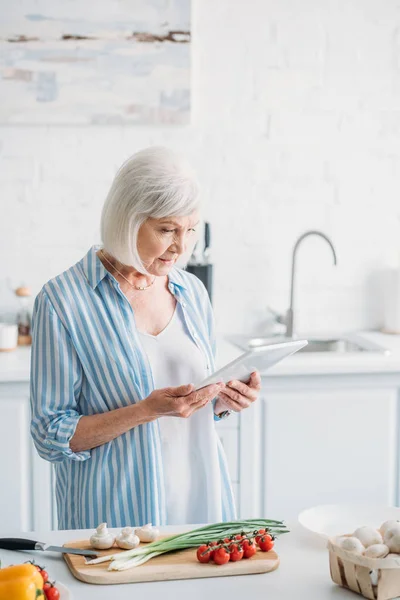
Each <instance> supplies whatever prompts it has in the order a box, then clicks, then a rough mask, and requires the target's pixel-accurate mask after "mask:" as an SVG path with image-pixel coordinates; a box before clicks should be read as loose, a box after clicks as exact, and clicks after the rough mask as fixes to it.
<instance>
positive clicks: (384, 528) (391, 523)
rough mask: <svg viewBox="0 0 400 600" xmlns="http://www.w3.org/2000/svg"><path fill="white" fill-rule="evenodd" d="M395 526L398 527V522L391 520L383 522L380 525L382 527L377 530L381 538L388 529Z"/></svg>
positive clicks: (399, 522) (399, 523)
mask: <svg viewBox="0 0 400 600" xmlns="http://www.w3.org/2000/svg"><path fill="white" fill-rule="evenodd" d="M395 525H400V521H394V520H393V519H392V520H390V521H385V522H384V523H382V525H381V526H380V528H379V530H380V532H381V534H382V536H384V535H385V533H386V532H387V530H388V529H391V528H392V527H393V526H395Z"/></svg>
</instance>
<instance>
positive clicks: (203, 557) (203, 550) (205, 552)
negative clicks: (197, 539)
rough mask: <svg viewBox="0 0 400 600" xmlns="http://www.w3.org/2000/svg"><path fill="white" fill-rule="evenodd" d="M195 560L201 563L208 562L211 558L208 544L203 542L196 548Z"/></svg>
mask: <svg viewBox="0 0 400 600" xmlns="http://www.w3.org/2000/svg"><path fill="white" fill-rule="evenodd" d="M196 554H197V560H198V561H199V562H201V563H208V562H210V558H211V550H210V548H209V546H206V545H205V544H203V545H202V546H200V547H199V548H198V549H197V553H196Z"/></svg>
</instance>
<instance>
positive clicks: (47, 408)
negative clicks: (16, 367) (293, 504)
mask: <svg viewBox="0 0 400 600" xmlns="http://www.w3.org/2000/svg"><path fill="white" fill-rule="evenodd" d="M98 249H99V247H96V246H93V247H92V248H91V249H90V250H89V252H88V253H87V255H86V256H85V257H84V258H83V259H82V260H81V261H79V262H78V263H77V264H76V265H74V266H73V267H71V268H70V269H68V270H67V271H65V272H64V273H62V274H61V275H59V276H57V277H55V278H54V279H51V280H50V281H49V282H48V283H46V284H45V285H44V286H43V288H42V290H41V291H40V293H39V294H38V296H37V298H36V300H35V305H34V310H33V316H32V331H33V334H32V335H33V339H32V359H31V410H32V421H31V433H32V437H33V440H34V443H35V446H36V449H37V451H38V453H39V454H40V456H41V457H42V458H44V459H46V460H48V461H51V462H53V463H54V464H55V471H56V500H57V511H58V526H59V528H60V529H80V528H83V529H86V528H94V527H96V526H97V525H98V524H99V523H101V522H107V523H108V525H109V526H110V527H122V526H125V525H131V526H139V525H142V524H144V523H153V524H156V525H166V524H168V523H167V520H166V499H165V486H164V479H163V477H164V475H163V464H162V453H161V440H160V430H159V424H158V420H155V421H152V422H150V423H145V424H143V425H138V426H136V427H134V428H132V429H131V430H129V431H128V432H127V433H125V434H123V435H120V436H118V437H117V438H115V439H114V440H112V441H111V442H108V443H106V444H103V445H101V446H98V447H96V448H93V449H91V450H85V451H82V452H75V453H74V452H73V451H72V450H71V448H70V446H69V442H70V440H71V438H72V436H73V435H74V432H75V429H76V426H77V423H78V421H79V419H80V418H81V417H82V416H83V415H93V414H97V413H104V412H107V411H110V410H114V409H117V408H121V407H124V406H129V405H131V404H132V403H136V402H140V401H141V400H143V399H144V398H146V397H147V396H148V395H149V394H150V393H151V392H152V391H153V389H154V384H153V377H152V371H151V366H150V364H149V361H148V358H147V355H146V353H145V352H144V350H143V348H142V347H141V343H140V338H139V335H138V332H137V329H136V325H135V319H134V312H133V309H132V307H131V305H130V303H129V302H128V300H127V299H126V297H125V296H124V294H123V293H122V291H121V289H120V286H119V283H118V282H117V280H116V279H115V278H114V277H113V276H112V275H111V274H110V273H109V272H108V271H107V269H105V267H104V266H103V264H102V262H101V261H100V260H99V258H98V257H97V255H96V252H97V250H98ZM168 279H169V282H168V287H169V290H170V292H171V293H172V294H173V295H174V296H175V298H176V300H177V301H178V302H179V303H180V304H181V307H182V310H183V313H184V317H185V321H186V325H187V327H188V330H189V332H190V335H191V336H192V338H193V340H194V342H195V343H196V344H197V346H198V347H199V349H200V350H201V352H202V353H203V355H204V358H205V362H206V364H207V366H208V368H209V372H210V373H211V372H212V371H213V370H214V360H215V346H216V345H215V334H214V326H213V313H212V309H211V305H210V301H209V298H208V294H207V291H206V289H205V287H204V286H203V284H202V283H201V281H200V280H199V279H198V278H197V277H195V276H194V275H192V274H190V273H187V272H186V271H184V270H181V269H178V268H173V269H171V271H170V273H169V276H168ZM217 443H218V457H219V467H220V473H221V514H222V515H223V520H224V521H229V520H232V519H235V518H236V510H235V505H234V499H233V494H232V488H231V484H230V478H229V473H228V468H227V463H226V458H225V454H224V451H223V448H222V445H221V443H220V441H219V439H218V442H217Z"/></svg>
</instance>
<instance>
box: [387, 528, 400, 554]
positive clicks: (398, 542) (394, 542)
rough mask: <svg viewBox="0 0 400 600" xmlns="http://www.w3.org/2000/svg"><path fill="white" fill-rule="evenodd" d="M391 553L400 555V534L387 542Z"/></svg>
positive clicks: (396, 534)
mask: <svg viewBox="0 0 400 600" xmlns="http://www.w3.org/2000/svg"><path fill="white" fill-rule="evenodd" d="M387 546H388V547H389V550H390V552H395V553H396V554H398V553H400V534H399V533H395V534H394V535H392V537H391V538H390V540H389V541H388V542H387Z"/></svg>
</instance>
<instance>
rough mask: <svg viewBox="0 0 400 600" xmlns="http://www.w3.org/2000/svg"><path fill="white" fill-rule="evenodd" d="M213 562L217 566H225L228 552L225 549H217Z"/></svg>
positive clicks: (227, 560)
mask: <svg viewBox="0 0 400 600" xmlns="http://www.w3.org/2000/svg"><path fill="white" fill-rule="evenodd" d="M214 562H215V563H216V564H217V565H225V564H226V563H227V562H229V552H227V551H226V550H225V548H218V550H216V551H215V553H214Z"/></svg>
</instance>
